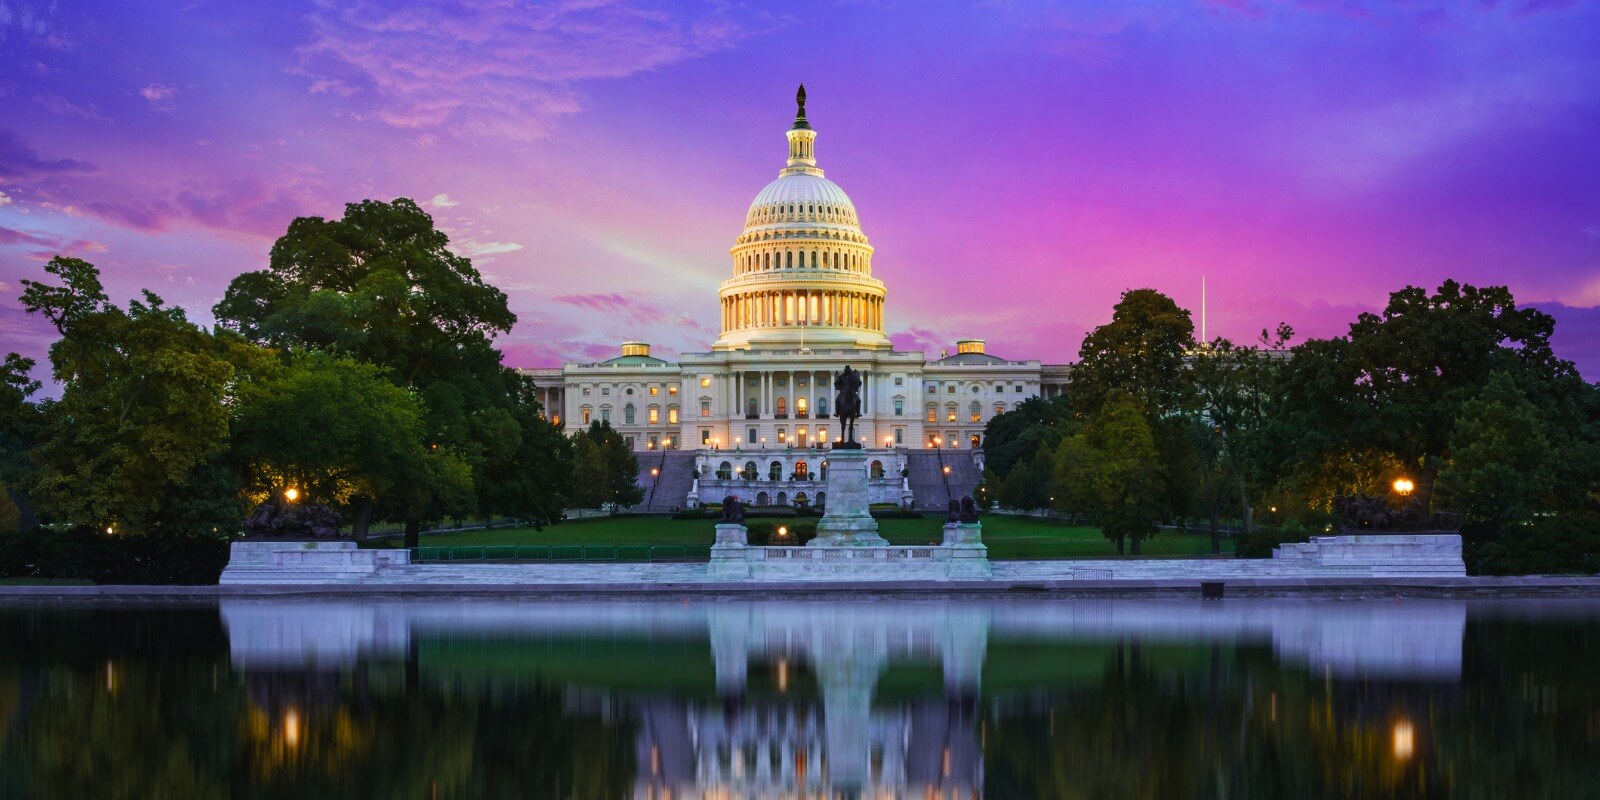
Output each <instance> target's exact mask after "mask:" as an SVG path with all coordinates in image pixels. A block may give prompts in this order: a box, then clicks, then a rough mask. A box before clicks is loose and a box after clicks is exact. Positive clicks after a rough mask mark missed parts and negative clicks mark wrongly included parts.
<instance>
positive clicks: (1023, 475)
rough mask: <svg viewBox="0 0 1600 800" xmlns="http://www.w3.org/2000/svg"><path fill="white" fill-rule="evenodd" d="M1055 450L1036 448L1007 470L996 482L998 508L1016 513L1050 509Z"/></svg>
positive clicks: (1053, 480) (1053, 484) (1053, 486)
mask: <svg viewBox="0 0 1600 800" xmlns="http://www.w3.org/2000/svg"><path fill="white" fill-rule="evenodd" d="M1055 462H1056V457H1055V451H1054V450H1052V449H1049V448H1044V447H1041V448H1039V449H1038V450H1037V451H1036V452H1035V453H1034V454H1033V456H1032V457H1031V458H1029V459H1027V460H1026V461H1023V462H1022V463H1019V464H1017V465H1015V466H1013V467H1012V468H1011V471H1010V473H1009V474H1007V475H1006V477H1005V478H1004V479H1002V480H1001V481H1000V489H999V492H1000V505H1002V506H1005V507H1006V508H1015V509H1017V510H1019V511H1037V510H1039V509H1042V508H1049V507H1050V495H1051V493H1052V492H1053V491H1054V489H1055Z"/></svg>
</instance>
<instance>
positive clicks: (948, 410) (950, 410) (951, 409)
mask: <svg viewBox="0 0 1600 800" xmlns="http://www.w3.org/2000/svg"><path fill="white" fill-rule="evenodd" d="M944 416H945V421H946V422H955V421H956V404H955V403H951V404H949V405H947V406H945V407H944Z"/></svg>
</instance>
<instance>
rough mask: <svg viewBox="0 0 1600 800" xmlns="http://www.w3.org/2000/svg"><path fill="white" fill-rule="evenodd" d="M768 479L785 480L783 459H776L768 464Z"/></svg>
mask: <svg viewBox="0 0 1600 800" xmlns="http://www.w3.org/2000/svg"><path fill="white" fill-rule="evenodd" d="M767 480H769V481H781V480H783V462H782V461H774V462H772V463H771V464H768V465H767Z"/></svg>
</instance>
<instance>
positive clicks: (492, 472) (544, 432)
mask: <svg viewBox="0 0 1600 800" xmlns="http://www.w3.org/2000/svg"><path fill="white" fill-rule="evenodd" d="M504 379H505V380H506V381H507V383H508V384H510V387H511V390H510V396H511V398H512V400H513V405H512V406H511V407H510V409H509V419H510V422H511V423H512V424H514V425H515V426H516V432H515V435H514V437H513V438H512V439H511V440H510V442H511V445H512V451H511V452H509V453H507V454H505V455H504V456H503V457H502V458H499V459H495V460H493V461H491V462H490V463H489V464H487V465H485V467H484V468H483V469H482V470H481V472H480V475H481V479H480V480H479V481H478V487H479V489H478V491H479V492H480V496H479V500H478V504H479V507H480V508H482V509H484V510H485V511H493V512H498V513H502V514H508V515H510V516H513V517H516V518H517V519H520V520H524V521H526V522H528V523H530V524H532V525H533V526H534V528H536V529H539V528H543V526H545V525H549V524H553V523H556V522H559V521H560V520H561V515H562V511H563V510H565V508H566V506H567V503H568V495H569V493H570V491H571V489H570V486H571V481H572V479H571V477H570V476H571V475H572V474H573V473H572V470H573V464H574V462H573V454H572V448H573V443H572V442H571V441H570V440H568V439H567V437H566V436H563V435H562V433H561V429H560V428H557V427H556V426H555V425H553V424H551V423H550V421H549V420H547V419H545V418H544V416H543V415H542V413H541V412H542V409H541V408H540V405H539V402H538V400H537V399H535V398H536V396H537V393H536V391H535V389H534V385H533V380H532V379H530V378H528V377H527V376H524V375H521V374H518V373H517V372H516V371H515V370H510V369H507V370H504ZM635 463H637V462H635ZM486 516H487V514H486Z"/></svg>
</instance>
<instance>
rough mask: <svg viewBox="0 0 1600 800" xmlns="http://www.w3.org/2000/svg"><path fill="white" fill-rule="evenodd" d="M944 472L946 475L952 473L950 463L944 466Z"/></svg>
mask: <svg viewBox="0 0 1600 800" xmlns="http://www.w3.org/2000/svg"><path fill="white" fill-rule="evenodd" d="M944 474H946V475H949V474H950V467H949V466H948V465H946V466H945V468H944Z"/></svg>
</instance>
